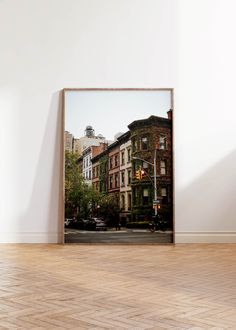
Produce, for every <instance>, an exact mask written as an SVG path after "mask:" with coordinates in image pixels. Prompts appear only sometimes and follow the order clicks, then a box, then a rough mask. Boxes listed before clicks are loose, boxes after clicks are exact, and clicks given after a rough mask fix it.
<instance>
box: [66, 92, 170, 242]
mask: <svg viewBox="0 0 236 330" xmlns="http://www.w3.org/2000/svg"><path fill="white" fill-rule="evenodd" d="M63 104H64V160H63V163H64V173H63V176H64V178H63V179H64V211H63V227H64V242H65V243H103V244H105V243H115V244H160V243H173V230H174V220H173V218H174V217H173V214H174V212H173V89H171V88H163V89H155V88H153V89H64V90H63Z"/></svg>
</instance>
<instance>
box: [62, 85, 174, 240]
mask: <svg viewBox="0 0 236 330" xmlns="http://www.w3.org/2000/svg"><path fill="white" fill-rule="evenodd" d="M106 91H110V92H139V91H140V92H159V91H162V92H165V91H167V92H170V108H171V109H172V110H174V89H173V88H64V89H63V90H62V108H63V111H62V113H63V120H62V123H63V134H62V146H61V152H62V169H63V171H62V175H63V180H62V182H63V184H62V197H61V203H62V207H61V220H60V223H61V232H62V237H61V241H62V243H63V244H64V243H65V225H64V219H65V138H64V132H65V111H66V109H65V104H66V102H65V100H66V94H67V93H68V92H106ZM173 123H174V111H173V114H172V129H171V156H172V158H171V171H172V173H171V177H172V212H173V213H172V214H173V216H172V231H173V234H172V242H171V244H173V243H175V200H174V198H175V189H174V187H175V181H174V124H173ZM153 203H154V202H153ZM81 243H82V242H79V244H81ZM87 243H88V242H87ZM95 243H98V242H95ZM113 243H114V244H119V243H117V242H115V241H114V242H113ZM125 244H129V243H125ZM130 244H149V243H146V242H142V243H139V242H138V243H130ZM151 244H162V243H160V242H156V243H151ZM165 244H168V243H165Z"/></svg>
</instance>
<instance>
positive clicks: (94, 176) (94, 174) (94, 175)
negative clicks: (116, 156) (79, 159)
mask: <svg viewBox="0 0 236 330" xmlns="http://www.w3.org/2000/svg"><path fill="white" fill-rule="evenodd" d="M95 171H96V167H94V168H93V178H96V172H95Z"/></svg>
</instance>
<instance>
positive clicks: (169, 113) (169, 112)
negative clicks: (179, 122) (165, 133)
mask: <svg viewBox="0 0 236 330" xmlns="http://www.w3.org/2000/svg"><path fill="white" fill-rule="evenodd" d="M167 115H168V119H170V120H172V109H170V110H169V111H167Z"/></svg>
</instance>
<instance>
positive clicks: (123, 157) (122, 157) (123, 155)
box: [121, 151, 125, 165]
mask: <svg viewBox="0 0 236 330" xmlns="http://www.w3.org/2000/svg"><path fill="white" fill-rule="evenodd" d="M124 164H125V152H124V151H122V152H121V165H124Z"/></svg>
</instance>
